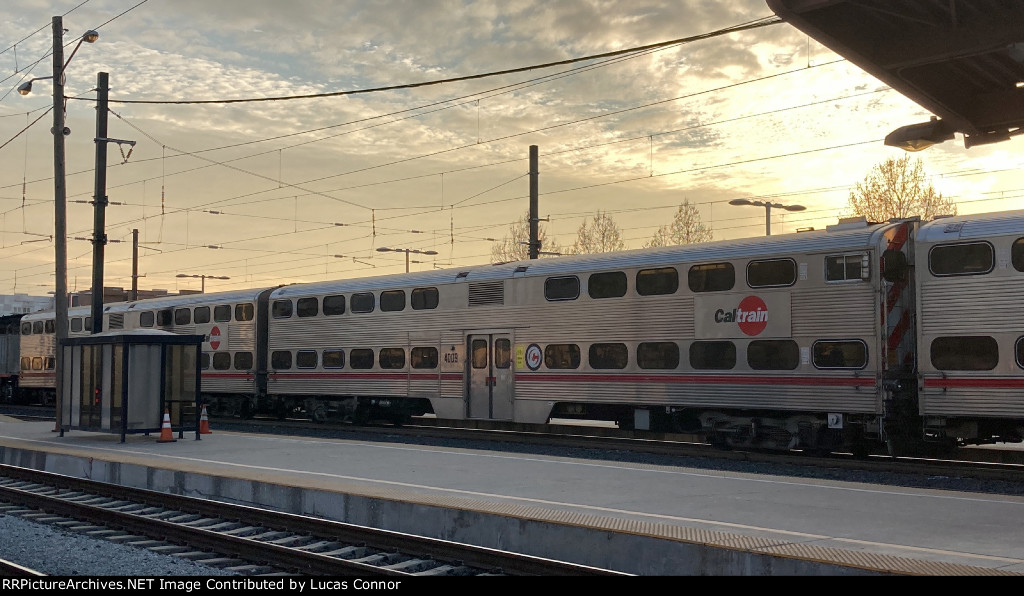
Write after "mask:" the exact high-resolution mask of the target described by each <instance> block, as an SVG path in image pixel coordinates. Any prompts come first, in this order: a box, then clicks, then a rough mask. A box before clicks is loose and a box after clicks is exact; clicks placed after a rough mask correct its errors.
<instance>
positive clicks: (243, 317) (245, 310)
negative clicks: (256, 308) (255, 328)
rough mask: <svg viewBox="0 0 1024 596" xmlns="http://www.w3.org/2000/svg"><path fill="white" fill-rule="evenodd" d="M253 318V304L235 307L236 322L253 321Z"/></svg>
mask: <svg viewBox="0 0 1024 596" xmlns="http://www.w3.org/2000/svg"><path fill="white" fill-rule="evenodd" d="M252 317H253V307H252V304H249V303H244V304H236V305H235V320H236V321H251V320H252Z"/></svg>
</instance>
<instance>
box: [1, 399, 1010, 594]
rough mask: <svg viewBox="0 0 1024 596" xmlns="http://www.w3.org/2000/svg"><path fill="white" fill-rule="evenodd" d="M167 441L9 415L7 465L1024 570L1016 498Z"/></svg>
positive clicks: (552, 544)
mask: <svg viewBox="0 0 1024 596" xmlns="http://www.w3.org/2000/svg"><path fill="white" fill-rule="evenodd" d="M175 436H177V433H176V434H175ZM156 439H157V436H148V437H147V436H143V435H130V436H129V437H128V438H127V441H126V442H125V443H120V436H119V435H108V434H101V433H89V432H82V431H69V432H66V433H65V435H64V436H63V437H60V436H59V433H56V432H53V423H52V422H21V421H18V420H15V419H11V418H4V417H0V462H2V463H5V464H11V465H18V466H24V467H29V468H34V469H41V470H46V471H49V472H55V473H60V474H66V475H70V476H75V477H87V478H91V479H94V480H101V481H106V482H111V483H115V484H120V485H125V486H133V487H139V488H148V489H152V490H158V491H165V492H173V493H177V494H184V495H189V496H197V497H203V498H209V499H215V500H222V501H227V502H233V503H244V504H250V505H254V506H260V507H268V508H272V509H276V510H280V511H286V512H290V513H296V514H305V515H312V516H317V517H323V518H328V519H333V520H337V521H343V522H348V523H353V524H359V525H366V526H372V527H378V528H385V529H388V530H394V531H399V532H407V533H411V534H416V535H421V536H428V537H433V538H442V539H447V540H455V541H458V542H463V543H468V544H475V545H480V546H485V547H490V548H496V549H502V550H510V551H515V552H522V553H527V554H531V555H535V556H540V557H551V558H557V559H563V560H569V561H573V562H576V563H580V564H584V565H592V566H598V567H604V568H610V569H615V570H618V571H622V572H626V573H632V574H637V575H645V576H646V575H718V576H747V575H761V576H773V575H777V576H794V575H800V576H858V575H919V576H952V575H1022V574H1024V541H1022V540H1020V536H1024V515H1022V514H1021V513H1022V511H1024V498H1020V497H1014V496H1006V495H988V494H976V493H960V492H954V491H940V490H933V489H927V488H907V487H894V486H883V485H870V484H860V483H852V482H840V481H831V480H822V479H813V478H797V477H785V476H772V475H766V474H747V473H738V472H730V471H722V470H714V469H708V468H696V467H694V468H689V467H677V466H660V465H650V464H642V463H635V462H623V461H612V460H597V459H582V458H573V457H564V456H551V455H537V454H530V453H518V452H517V453H511V452H510V453H504V452H500V451H494V450H483V449H480V450H477V449H463V448H449V447H438V446H424V445H415V444H406V443H397V442H384V441H379V440H373V441H370V440H350V439H322V438H307V437H287V436H278V435H273V436H271V435H257V434H241V433H230V432H220V431H218V430H217V429H216V428H214V429H213V433H212V434H206V435H202V440H199V441H197V440H195V435H194V433H185V435H184V437H183V438H180V439H178V440H177V441H176V442H174V443H158V442H157V441H156Z"/></svg>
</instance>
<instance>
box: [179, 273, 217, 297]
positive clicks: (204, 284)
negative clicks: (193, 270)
mask: <svg viewBox="0 0 1024 596" xmlns="http://www.w3.org/2000/svg"><path fill="white" fill-rule="evenodd" d="M175 277H195V278H198V279H202V280H203V284H202V286H200V287H201V290H200V293H202V294H205V293H206V280H207V279H231V278H230V277H228V276H226V275H202V274H200V275H190V274H188V273H179V274H177V275H175Z"/></svg>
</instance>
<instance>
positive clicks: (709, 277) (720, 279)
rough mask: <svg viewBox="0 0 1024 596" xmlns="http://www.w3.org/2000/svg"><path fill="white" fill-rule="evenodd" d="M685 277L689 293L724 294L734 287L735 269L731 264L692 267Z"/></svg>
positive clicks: (709, 264)
mask: <svg viewBox="0 0 1024 596" xmlns="http://www.w3.org/2000/svg"><path fill="white" fill-rule="evenodd" d="M686 277H687V280H686V281H687V283H688V284H689V286H690V291H691V292H724V291H726V290H731V289H732V288H733V286H735V285H736V269H735V268H734V267H733V266H732V263H708V264H706V265H694V266H693V267H690V271H689V273H687V276H686Z"/></svg>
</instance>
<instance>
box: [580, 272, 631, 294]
mask: <svg viewBox="0 0 1024 596" xmlns="http://www.w3.org/2000/svg"><path fill="white" fill-rule="evenodd" d="M587 293H588V294H590V297H591V298H621V297H622V296H625V295H626V274H625V273H623V272H621V271H609V272H607V273H595V274H593V275H591V276H590V277H589V278H587Z"/></svg>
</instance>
